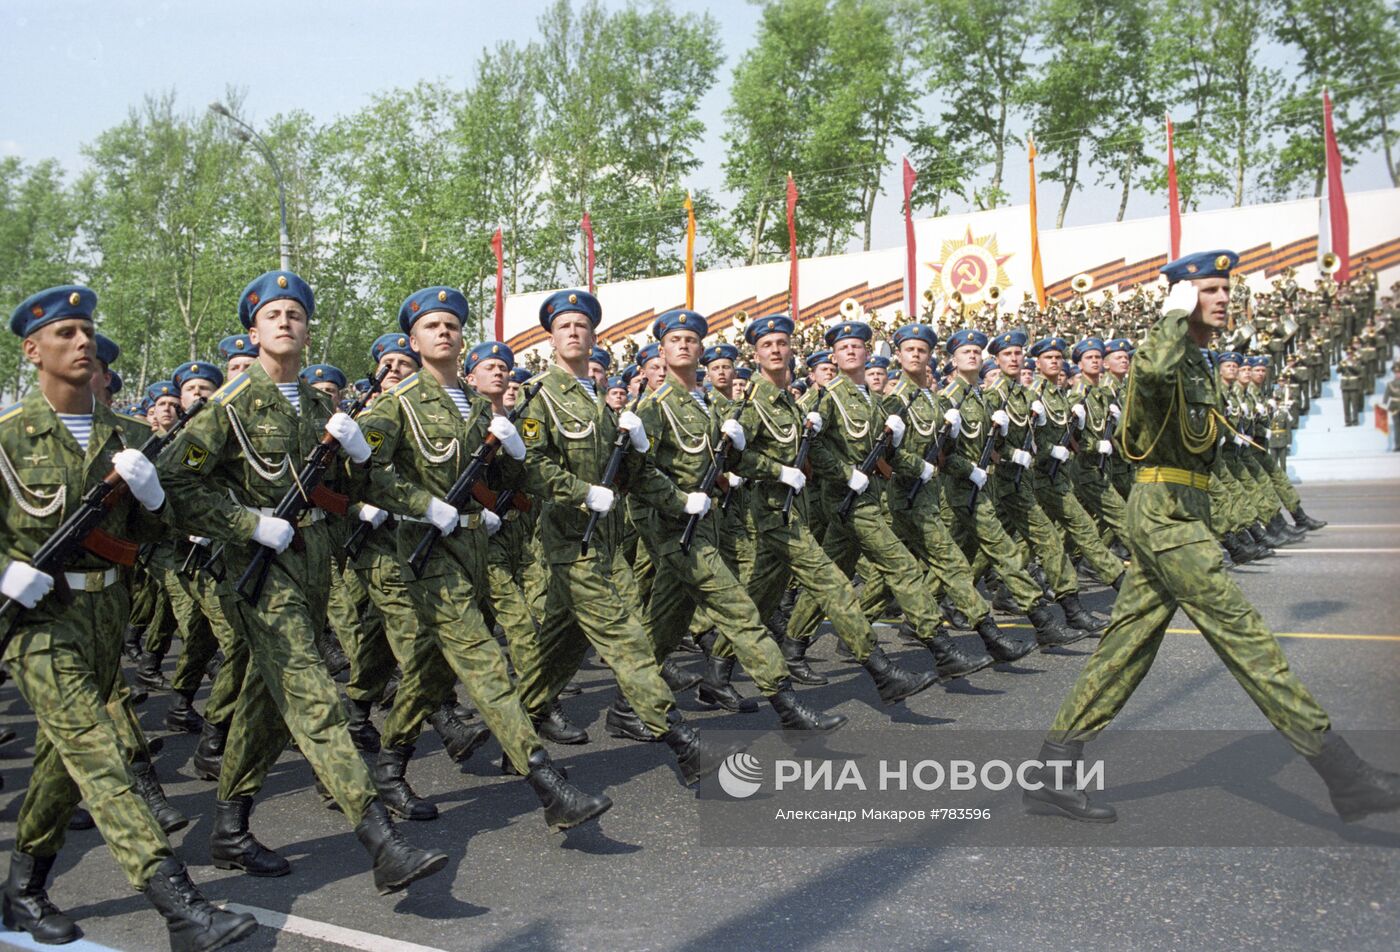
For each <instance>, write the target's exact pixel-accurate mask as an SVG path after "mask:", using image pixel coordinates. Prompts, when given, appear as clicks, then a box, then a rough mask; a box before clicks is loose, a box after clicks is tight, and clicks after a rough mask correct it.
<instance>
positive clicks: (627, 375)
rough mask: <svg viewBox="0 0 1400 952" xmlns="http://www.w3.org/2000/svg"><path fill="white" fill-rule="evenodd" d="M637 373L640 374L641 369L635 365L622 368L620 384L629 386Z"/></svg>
mask: <svg viewBox="0 0 1400 952" xmlns="http://www.w3.org/2000/svg"><path fill="white" fill-rule="evenodd" d="M639 372H641V368H640V367H638V366H637V365H636V364H628V365H627V366H626V367H624V368H622V382H623V383H625V384H628V385H629V386H630V385H631V383H632V381H633V380H634V379H635V378H636V376H637V374H638V373H639Z"/></svg>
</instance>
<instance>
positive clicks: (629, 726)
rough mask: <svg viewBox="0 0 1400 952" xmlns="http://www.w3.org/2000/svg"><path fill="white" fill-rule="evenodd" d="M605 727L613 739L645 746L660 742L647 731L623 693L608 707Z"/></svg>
mask: <svg viewBox="0 0 1400 952" xmlns="http://www.w3.org/2000/svg"><path fill="white" fill-rule="evenodd" d="M603 725H604V727H605V729H606V730H607V732H608V735H609V736H611V737H620V738H623V739H625V740H639V741H641V742H642V743H644V744H654V743H656V742H657V740H658V738H657V736H656V735H655V734H653V733H652V732H651V731H649V730H647V726H646V725H645V724H643V723H642V719H641V718H640V717H638V716H637V712H636V711H634V710H632V705H630V704H628V703H627V698H625V697H623V696H622V692H621V691H618V692H617V694H616V695H614V696H613V702H612V704H610V705H608V716H607V717H606V718H604V720H603Z"/></svg>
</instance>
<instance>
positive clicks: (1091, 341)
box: [1070, 337, 1104, 363]
mask: <svg viewBox="0 0 1400 952" xmlns="http://www.w3.org/2000/svg"><path fill="white" fill-rule="evenodd" d="M1093 351H1098V352H1099V353H1100V354H1103V353H1104V342H1103V340H1101V339H1100V338H1098V337H1086V338H1084V339H1083V340H1082V341H1080V342H1079V343H1077V344H1075V345H1074V350H1072V351H1070V357H1071V358H1072V359H1073V360H1074V362H1075V363H1078V362H1079V361H1081V360H1083V359H1084V355H1085V354H1088V353H1092V352H1093Z"/></svg>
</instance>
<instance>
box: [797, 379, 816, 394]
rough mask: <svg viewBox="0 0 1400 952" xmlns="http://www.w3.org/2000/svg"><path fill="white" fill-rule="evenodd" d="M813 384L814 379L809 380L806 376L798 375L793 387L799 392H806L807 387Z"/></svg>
mask: <svg viewBox="0 0 1400 952" xmlns="http://www.w3.org/2000/svg"><path fill="white" fill-rule="evenodd" d="M811 385H812V381H810V380H808V379H807V378H806V377H798V378H797V379H796V380H794V381H793V382H792V388H793V389H794V390H796V391H797V392H798V393H806V392H807V388H808V387H810V386H811Z"/></svg>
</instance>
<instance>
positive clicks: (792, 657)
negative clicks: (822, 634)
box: [778, 638, 828, 685]
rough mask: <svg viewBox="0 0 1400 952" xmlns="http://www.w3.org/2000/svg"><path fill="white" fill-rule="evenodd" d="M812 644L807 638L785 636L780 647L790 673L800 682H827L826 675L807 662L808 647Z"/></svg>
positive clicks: (818, 683) (819, 683) (817, 683)
mask: <svg viewBox="0 0 1400 952" xmlns="http://www.w3.org/2000/svg"><path fill="white" fill-rule="evenodd" d="M810 644H811V642H810V641H808V640H807V639H806V638H784V639H783V640H782V641H781V642H779V644H778V647H780V648H782V650H783V660H784V661H786V662H787V669H788V674H790V675H791V676H792V679H793V680H794V681H796V682H797V683H798V684H816V685H821V684H826V683H828V682H827V680H826V677H825V676H824V675H820V674H817V672H815V671H813V670H812V666H811V665H810V664H808V663H807V648H808V646H809V645H810Z"/></svg>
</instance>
